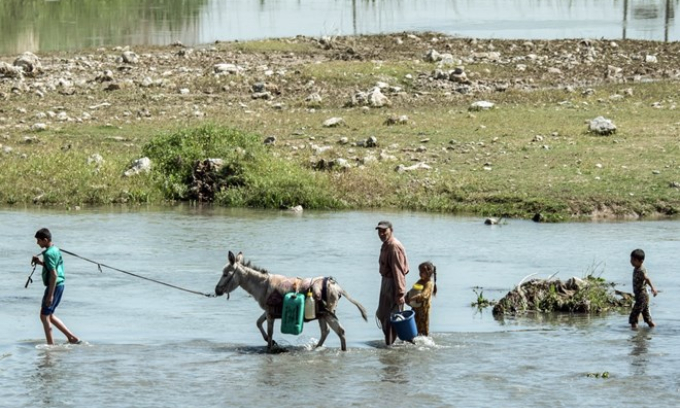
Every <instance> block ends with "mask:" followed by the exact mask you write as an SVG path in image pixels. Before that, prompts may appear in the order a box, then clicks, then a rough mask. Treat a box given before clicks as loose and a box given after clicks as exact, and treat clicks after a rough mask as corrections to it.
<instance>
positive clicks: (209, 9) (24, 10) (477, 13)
mask: <svg viewBox="0 0 680 408" xmlns="http://www.w3.org/2000/svg"><path fill="white" fill-rule="evenodd" d="M679 3H680V0H573V1H566V0H549V1H541V0H474V1H472V0H417V1H416V0H275V1H271V0H260V1H253V0H194V1H186V0H116V1H107V2H100V1H92V0H51V1H44V0H3V1H2V2H0V54H3V55H6V54H16V53H20V52H24V51H34V52H37V51H42V52H45V51H57V50H77V49H84V48H92V47H102V46H112V45H167V44H171V43H173V42H176V41H181V42H182V43H183V44H185V45H189V46H194V45H198V44H205V43H211V42H214V41H218V40H219V41H231V40H251V39H261V38H275V37H293V36H296V35H306V36H324V35H350V34H376V33H394V32H402V31H415V32H421V31H436V32H441V33H445V34H449V35H456V36H461V37H475V38H498V39H560V38H607V39H623V38H631V39H642V40H657V41H678V40H679V39H680V25H679V24H678V22H677V19H676V18H675V11H676V9H677V8H678V4H679Z"/></svg>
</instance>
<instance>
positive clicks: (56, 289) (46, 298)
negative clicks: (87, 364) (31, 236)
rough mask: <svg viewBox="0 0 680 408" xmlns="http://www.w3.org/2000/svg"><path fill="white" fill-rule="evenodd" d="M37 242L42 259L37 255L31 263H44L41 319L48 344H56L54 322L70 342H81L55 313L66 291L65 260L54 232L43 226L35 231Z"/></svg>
mask: <svg viewBox="0 0 680 408" xmlns="http://www.w3.org/2000/svg"><path fill="white" fill-rule="evenodd" d="M35 239H36V243H37V244H38V246H39V247H40V248H44V250H43V251H42V257H43V259H42V261H41V260H40V258H39V257H38V256H37V255H34V256H33V258H32V259H31V265H35V264H38V265H42V267H43V269H42V281H43V284H44V285H45V294H44V295H43V298H42V304H41V308H40V321H41V322H42V324H43V329H45V339H46V340H47V344H54V339H53V337H52V324H54V326H55V327H56V328H57V329H59V331H60V332H62V333H64V335H65V336H66V338H67V339H68V342H69V343H71V344H75V343H78V342H80V340H79V339H78V337H76V336H75V335H74V334H73V333H71V331H70V330H69V329H68V327H66V325H65V324H64V323H63V322H62V321H61V320H60V319H59V318H58V317H57V316H56V315H55V314H54V310H55V309H56V308H57V306H59V302H61V296H62V294H63V293H64V260H63V259H62V257H61V251H59V248H57V247H56V246H55V245H54V244H53V243H52V233H51V232H50V230H48V229H47V228H41V229H39V230H38V232H36V233H35Z"/></svg>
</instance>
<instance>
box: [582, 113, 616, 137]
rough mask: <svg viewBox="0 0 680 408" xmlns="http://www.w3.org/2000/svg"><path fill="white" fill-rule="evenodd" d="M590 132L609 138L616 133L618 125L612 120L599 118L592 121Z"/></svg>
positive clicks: (589, 126)
mask: <svg viewBox="0 0 680 408" xmlns="http://www.w3.org/2000/svg"><path fill="white" fill-rule="evenodd" d="M588 130H589V131H590V132H593V133H597V134H598V135H603V136H608V135H611V134H613V133H615V132H616V125H614V123H613V122H612V121H611V120H610V119H606V118H605V117H604V116H598V117H596V118H595V119H593V120H591V121H590V123H589V125H588Z"/></svg>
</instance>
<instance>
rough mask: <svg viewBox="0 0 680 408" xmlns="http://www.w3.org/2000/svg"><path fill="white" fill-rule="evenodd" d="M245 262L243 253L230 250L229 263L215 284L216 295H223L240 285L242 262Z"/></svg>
mask: <svg viewBox="0 0 680 408" xmlns="http://www.w3.org/2000/svg"><path fill="white" fill-rule="evenodd" d="M242 262H243V254H242V253H241V252H239V253H238V255H234V253H233V252H231V251H229V263H228V264H226V265H225V266H224V268H223V269H222V277H221V278H220V281H219V282H217V286H215V295H217V296H222V295H224V294H225V293H227V294H229V293H230V292H231V291H233V290H234V289H236V288H237V287H238V286H239V285H240V281H239V275H241V273H240V272H241V268H242V267H243V266H242V265H241V264H242Z"/></svg>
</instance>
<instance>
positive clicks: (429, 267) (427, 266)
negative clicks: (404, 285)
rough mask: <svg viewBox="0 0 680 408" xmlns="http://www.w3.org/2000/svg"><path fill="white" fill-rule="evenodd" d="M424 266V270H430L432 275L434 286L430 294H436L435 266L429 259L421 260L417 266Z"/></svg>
mask: <svg viewBox="0 0 680 408" xmlns="http://www.w3.org/2000/svg"><path fill="white" fill-rule="evenodd" d="M421 266H422V267H423V268H425V270H427V271H429V272H430V276H434V288H433V289H432V295H434V296H437V267H436V266H434V264H433V263H432V262H430V261H426V262H423V263H421V264H420V265H419V267H421Z"/></svg>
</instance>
